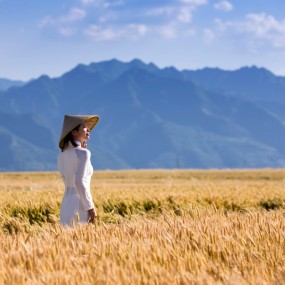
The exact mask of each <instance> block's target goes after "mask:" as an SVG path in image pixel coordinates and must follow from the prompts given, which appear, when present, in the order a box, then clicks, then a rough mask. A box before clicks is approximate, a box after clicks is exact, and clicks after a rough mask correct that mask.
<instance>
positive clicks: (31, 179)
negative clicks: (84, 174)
mask: <svg viewBox="0 0 285 285" xmlns="http://www.w3.org/2000/svg"><path fill="white" fill-rule="evenodd" d="M284 178H285V171H284V170H282V169H277V170H269V169H268V170H223V171H219V170H207V171H202V170H201V171H198V170H179V171H178V170H169V171H166V170H153V171H146V170H145V171H102V172H101V171H100V172H99V171H98V172H95V173H94V176H93V180H92V194H93V198H94V202H95V204H96V207H97V211H98V214H99V215H100V220H99V221H98V222H97V224H96V225H88V226H80V227H77V228H62V227H61V226H60V225H59V223H58V218H59V206H60V202H61V199H62V195H63V184H62V182H61V179H60V177H59V175H58V174H57V173H0V251H1V259H0V284H197V285H198V284H276V285H277V284H282V283H284V280H285V239H284V236H285V224H284V208H285V187H284V186H285V184H284Z"/></svg>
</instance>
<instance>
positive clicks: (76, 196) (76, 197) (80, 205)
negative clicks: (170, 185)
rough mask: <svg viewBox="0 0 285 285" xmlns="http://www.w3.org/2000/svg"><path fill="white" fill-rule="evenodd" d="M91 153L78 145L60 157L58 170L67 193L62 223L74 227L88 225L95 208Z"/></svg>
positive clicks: (67, 148) (65, 194) (61, 212)
mask: <svg viewBox="0 0 285 285" xmlns="http://www.w3.org/2000/svg"><path fill="white" fill-rule="evenodd" d="M90 158H91V153H90V151H89V150H88V149H86V148H83V147H81V146H80V145H78V146H77V147H73V145H72V144H71V143H70V142H69V144H68V146H67V147H66V148H65V149H64V151H63V152H61V153H60V154H59V156H58V169H59V172H60V174H61V176H62V179H63V182H64V185H65V192H64V196H63V199H62V203H61V207H60V223H61V224H62V225H65V226H72V225H75V224H77V223H88V210H90V209H93V208H94V204H93V201H92V196H91V192H90V181H91V176H92V174H93V167H92V164H91V160H90Z"/></svg>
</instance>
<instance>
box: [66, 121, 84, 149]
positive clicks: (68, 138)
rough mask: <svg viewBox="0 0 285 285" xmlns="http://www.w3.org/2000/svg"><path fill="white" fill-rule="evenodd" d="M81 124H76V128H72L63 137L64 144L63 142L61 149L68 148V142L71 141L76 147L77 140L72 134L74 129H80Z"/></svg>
mask: <svg viewBox="0 0 285 285" xmlns="http://www.w3.org/2000/svg"><path fill="white" fill-rule="evenodd" d="M79 127H80V125H78V126H76V127H75V128H74V129H72V130H71V131H70V132H69V133H68V134H67V135H66V136H65V138H64V139H63V144H62V148H61V151H64V149H65V148H66V146H67V145H68V142H71V144H72V145H73V146H74V147H77V144H76V142H75V141H74V138H73V136H72V131H78V130H79Z"/></svg>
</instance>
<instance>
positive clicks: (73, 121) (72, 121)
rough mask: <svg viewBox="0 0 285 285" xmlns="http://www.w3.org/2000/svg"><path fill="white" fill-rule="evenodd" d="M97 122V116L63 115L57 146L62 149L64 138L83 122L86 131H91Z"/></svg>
mask: <svg viewBox="0 0 285 285" xmlns="http://www.w3.org/2000/svg"><path fill="white" fill-rule="evenodd" d="M98 121H99V117H98V116H97V115H65V116H64V120H63V125H62V131H61V135H60V139H59V142H58V146H59V147H60V148H62V147H63V140H64V138H65V137H66V136H67V135H68V133H69V132H71V131H72V130H73V129H74V128H75V127H77V126H79V125H80V124H81V123H83V122H85V124H86V125H87V127H88V129H89V130H90V131H91V130H92V129H93V128H94V127H95V125H96V124H97V123H98Z"/></svg>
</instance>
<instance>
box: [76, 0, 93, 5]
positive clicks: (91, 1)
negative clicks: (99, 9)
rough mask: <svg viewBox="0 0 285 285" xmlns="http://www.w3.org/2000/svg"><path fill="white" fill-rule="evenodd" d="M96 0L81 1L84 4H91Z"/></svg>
mask: <svg viewBox="0 0 285 285" xmlns="http://www.w3.org/2000/svg"><path fill="white" fill-rule="evenodd" d="M94 1H95V0H80V2H81V3H83V4H90V3H93V2H94Z"/></svg>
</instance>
